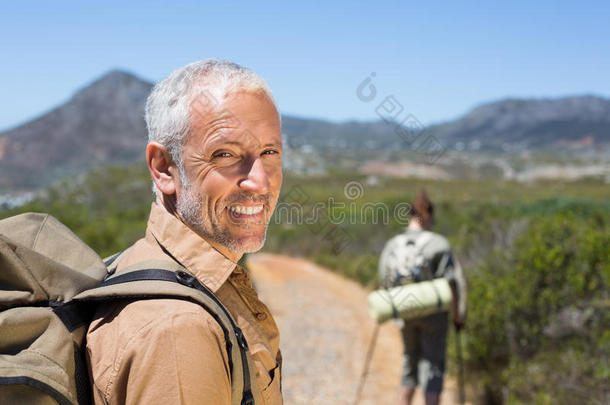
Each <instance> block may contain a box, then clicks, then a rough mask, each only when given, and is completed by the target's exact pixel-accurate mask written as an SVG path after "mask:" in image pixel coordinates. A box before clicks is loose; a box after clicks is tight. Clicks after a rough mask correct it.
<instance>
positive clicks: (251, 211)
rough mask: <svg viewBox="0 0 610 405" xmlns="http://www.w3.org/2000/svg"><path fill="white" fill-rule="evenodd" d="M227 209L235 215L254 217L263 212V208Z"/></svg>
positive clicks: (237, 206)
mask: <svg viewBox="0 0 610 405" xmlns="http://www.w3.org/2000/svg"><path fill="white" fill-rule="evenodd" d="M229 209H230V210H231V211H233V212H235V213H237V214H246V215H255V214H258V213H259V212H261V211H262V210H263V206H262V205H257V206H255V207H245V206H243V205H232V206H231V207H229Z"/></svg>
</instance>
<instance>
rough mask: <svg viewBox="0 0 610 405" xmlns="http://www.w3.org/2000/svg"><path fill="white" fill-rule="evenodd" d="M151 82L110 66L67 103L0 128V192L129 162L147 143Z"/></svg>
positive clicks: (38, 185)
mask: <svg viewBox="0 0 610 405" xmlns="http://www.w3.org/2000/svg"><path fill="white" fill-rule="evenodd" d="M151 88H152V84H151V83H149V82H147V81H144V80H141V79H139V78H137V77H136V76H134V75H132V74H129V73H126V72H122V71H112V72H109V73H108V74H106V75H104V76H103V77H101V78H100V79H98V80H96V81H94V82H93V83H91V84H90V85H89V86H87V87H85V88H84V89H82V90H80V91H79V92H77V93H76V94H75V95H74V96H73V97H72V98H71V99H70V100H69V101H68V102H67V103H65V104H64V105H61V106H59V107H57V108H55V109H53V110H51V111H49V112H48V113H46V114H44V115H42V116H41V117H38V118H36V119H34V120H32V121H29V122H27V123H25V124H23V125H21V126H19V127H17V128H15V129H13V130H10V131H6V132H4V133H0V173H2V174H1V175H0V191H1V190H3V189H24V190H27V189H33V188H37V187H40V186H42V185H45V184H48V183H49V182H52V181H53V180H55V179H57V178H61V177H65V176H70V175H73V174H75V173H79V172H81V171H83V170H87V169H90V168H92V167H95V166H99V165H102V164H120V163H129V162H133V161H134V159H135V158H137V157H142V156H143V151H144V147H145V145H146V135H145V134H146V124H145V122H144V103H145V100H146V97H147V96H148V94H149V93H150V90H151Z"/></svg>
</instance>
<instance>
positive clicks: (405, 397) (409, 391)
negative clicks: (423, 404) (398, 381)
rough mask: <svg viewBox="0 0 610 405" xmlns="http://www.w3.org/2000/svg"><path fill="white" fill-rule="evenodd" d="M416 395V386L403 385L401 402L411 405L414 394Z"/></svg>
mask: <svg viewBox="0 0 610 405" xmlns="http://www.w3.org/2000/svg"><path fill="white" fill-rule="evenodd" d="M414 395H415V388H407V387H402V389H401V391H400V404H401V405H411V403H412V402H413V396H414Z"/></svg>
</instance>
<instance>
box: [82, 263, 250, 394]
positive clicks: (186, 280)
mask: <svg viewBox="0 0 610 405" xmlns="http://www.w3.org/2000/svg"><path fill="white" fill-rule="evenodd" d="M134 281H169V282H173V283H178V284H182V285H184V286H187V287H191V288H194V289H196V290H199V291H201V292H202V293H204V294H205V295H207V296H208V297H209V298H210V299H211V300H212V301H214V302H215V303H216V305H217V306H218V307H219V308H220V309H221V310H222V311H223V312H224V313H225V315H226V317H227V319H229V322H230V323H231V327H232V328H233V333H234V334H235V337H236V338H237V342H238V345H239V352H240V354H241V362H242V369H243V375H244V389H243V393H242V400H241V403H242V405H252V404H254V397H253V395H252V386H251V382H250V369H249V368H248V360H247V353H246V352H247V350H248V342H247V341H246V337H245V336H244V334H243V332H242V330H241V329H240V328H239V326H237V324H236V323H235V321H234V320H233V317H232V316H231V314H230V313H229V311H228V310H227V308H226V307H225V306H224V305H223V304H222V303H221V302H220V300H219V299H218V298H217V297H216V296H215V295H214V293H213V292H212V291H210V289H209V288H207V287H206V286H205V285H204V284H202V283H201V282H200V281H199V280H197V278H195V277H194V276H193V275H191V274H188V273H187V272H185V271H176V272H173V271H170V270H164V269H144V270H136V271H132V272H129V273H125V274H119V275H118V276H115V277H111V278H108V279H106V280H104V281H102V282H101V283H100V284H98V285H97V286H96V287H95V288H101V287H107V286H111V285H115V284H122V283H130V282H134ZM159 297H160V296H159V295H155V294H147V297H145V298H159ZM123 298H141V297H135V296H129V297H125V296H120V297H118V296H117V297H104V298H100V299H92V300H91V301H105V300H117V299H123ZM172 298H178V299H184V300H188V301H193V302H196V303H198V304H199V305H201V306H202V307H204V308H205V310H206V311H208V312H209V313H210V315H212V316H213V317H214V319H215V320H216V322H218V324H219V325H220V326H221V327H222V329H223V331H224V332H225V340H226V342H227V351H228V355H229V366H230V368H231V369H232V364H231V363H232V360H231V348H232V345H231V341H230V339H229V337H228V335H227V333H228V331H227V330H226V327H225V325H224V324H223V322H222V321H221V320H220V317H218V316H217V315H216V314H215V313H213V312H212V311H211V310H210V308H208V307H207V306H206V305H204V304H203V303H201V302H198V301H195V300H192V299H190V298H188V297H181V296H172Z"/></svg>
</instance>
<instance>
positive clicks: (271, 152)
mask: <svg viewBox="0 0 610 405" xmlns="http://www.w3.org/2000/svg"><path fill="white" fill-rule="evenodd" d="M278 153H279V152H278V151H276V150H274V149H269V150H266V151H264V152H263V153H262V154H263V155H277V154H278Z"/></svg>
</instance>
